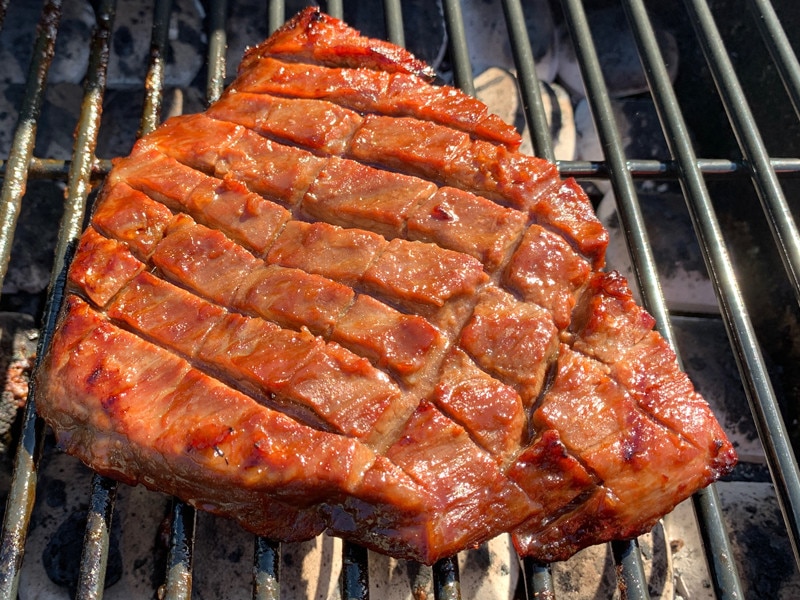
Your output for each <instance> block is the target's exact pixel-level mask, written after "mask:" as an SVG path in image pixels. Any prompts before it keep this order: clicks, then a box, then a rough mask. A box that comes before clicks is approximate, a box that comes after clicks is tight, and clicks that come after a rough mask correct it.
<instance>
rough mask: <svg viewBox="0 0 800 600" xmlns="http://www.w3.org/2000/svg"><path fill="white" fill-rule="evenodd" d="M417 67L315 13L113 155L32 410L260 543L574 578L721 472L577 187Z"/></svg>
mask: <svg viewBox="0 0 800 600" xmlns="http://www.w3.org/2000/svg"><path fill="white" fill-rule="evenodd" d="M430 76H431V73H430V70H429V69H428V68H427V67H426V66H425V65H424V64H422V63H420V62H419V61H418V60H416V59H415V58H414V57H412V56H411V55H410V54H408V53H407V52H406V51H404V50H402V49H400V48H397V47H394V46H392V45H390V44H388V43H386V42H381V41H377V40H371V39H368V38H364V37H361V36H360V35H359V34H358V33H357V32H355V31H354V30H352V29H350V28H348V27H347V26H346V25H344V24H343V23H341V22H339V21H336V20H334V19H332V18H330V17H327V16H325V15H323V14H321V13H319V12H318V11H317V10H316V9H308V10H306V11H304V12H302V13H300V14H299V15H298V16H297V17H295V18H294V19H293V20H291V21H290V22H289V23H287V25H285V26H284V27H283V28H282V29H280V30H279V31H278V32H276V33H275V35H273V36H272V37H271V38H270V39H268V40H267V41H265V42H264V43H262V44H261V45H259V46H258V47H255V48H252V49H250V50H248V51H247V53H246V56H245V57H244V60H243V62H242V65H241V67H240V71H239V76H238V78H237V79H236V80H235V81H234V82H233V83H232V85H231V86H230V87H229V88H228V89H227V90H226V91H225V93H224V94H223V96H222V97H221V98H220V99H219V100H218V101H217V102H216V103H214V104H213V105H212V106H211V107H209V109H208V110H207V111H206V112H205V113H203V114H197V115H188V116H180V117H174V118H172V119H170V120H168V121H167V122H166V123H164V124H163V125H162V126H161V127H159V128H158V129H157V130H155V131H154V132H152V133H151V134H149V135H147V136H145V137H143V138H142V139H140V140H139V141H138V142H137V143H136V145H135V147H134V149H133V151H132V153H131V155H130V156H128V157H125V158H121V159H117V160H115V161H114V167H113V169H112V171H111V173H110V174H109V176H108V177H107V179H106V181H105V182H104V186H103V189H102V191H101V193H100V195H99V197H98V201H97V203H96V206H95V208H94V212H93V215H92V220H91V225H90V226H89V228H88V229H87V230H86V232H85V233H84V235H83V236H82V238H81V241H80V244H79V247H78V249H77V251H76V256H75V258H74V260H73V262H72V266H71V269H70V272H69V277H68V290H67V291H68V293H67V296H66V299H65V302H64V306H63V309H62V313H61V316H60V320H59V325H58V328H57V330H56V333H55V335H54V338H53V342H52V344H51V347H50V348H49V351H48V353H47V355H46V357H45V359H44V361H43V363H42V366H41V368H40V369H39V371H38V373H37V385H38V388H37V389H38V391H39V393H38V395H37V401H38V402H37V406H38V409H39V411H40V413H41V415H42V416H43V417H44V418H45V419H46V421H47V422H48V423H49V424H50V425H51V426H52V428H53V430H54V431H55V433H56V435H57V438H58V442H59V444H60V445H61V446H62V447H63V448H64V449H65V450H66V451H67V452H69V453H71V454H74V455H75V456H77V457H79V458H80V459H81V460H83V461H85V462H86V463H87V464H88V465H90V466H91V467H92V468H94V469H95V470H96V471H98V472H99V473H102V474H105V475H108V476H111V477H115V478H117V479H120V480H122V481H124V482H127V483H131V484H136V483H142V484H144V485H146V486H148V487H151V488H155V489H158V490H161V491H164V492H167V493H169V494H173V495H175V496H177V497H179V498H181V499H183V500H184V501H186V502H189V503H190V504H192V505H194V506H196V507H198V508H200V509H202V510H207V511H211V512H213V513H217V514H220V515H224V516H227V517H230V518H233V519H235V520H236V521H237V522H238V523H240V524H241V526H242V527H244V528H246V529H248V530H250V531H253V532H255V533H257V534H260V535H264V536H267V537H270V538H276V539H282V540H303V539H308V538H310V537H313V536H315V535H317V534H319V533H321V532H323V531H326V530H327V531H329V532H330V533H332V534H335V535H340V536H342V537H345V538H347V539H350V540H354V541H356V542H359V543H362V544H364V545H366V546H368V547H370V548H373V549H376V550H378V551H381V552H385V553H388V554H391V555H394V556H398V557H405V558H410V559H416V560H419V561H422V562H425V563H432V562H434V561H436V560H437V559H439V558H441V557H444V556H447V555H450V554H453V553H455V552H457V551H459V550H461V549H463V548H466V547H469V546H472V545H476V544H480V543H481V542H483V541H486V540H487V539H490V538H492V537H494V536H496V535H499V534H502V533H510V534H511V535H512V536H513V539H514V542H515V545H516V547H517V549H518V550H519V551H520V553H522V554H525V555H530V556H533V557H536V558H538V559H541V560H546V561H550V560H558V559H565V558H567V557H569V556H570V555H571V554H573V553H575V552H576V551H578V550H580V549H581V548H583V547H585V546H587V545H590V544H595V543H599V542H603V541H607V540H610V539H615V538H625V537H631V536H635V535H637V534H640V533H642V532H644V531H646V530H647V529H649V528H650V527H651V526H652V525H653V524H654V523H655V521H656V520H657V519H658V518H660V517H661V516H662V515H664V514H665V513H667V512H668V511H670V510H671V509H672V508H673V507H674V506H675V505H676V504H677V503H678V502H680V501H682V500H683V499H685V498H686V497H688V496H689V495H691V494H692V493H693V492H695V491H696V490H698V489H700V488H701V487H703V486H705V485H708V484H709V483H710V482H712V481H714V480H715V479H717V478H718V477H720V476H722V475H724V474H726V473H728V472H729V471H730V470H731V469H732V468H733V466H734V464H735V462H736V456H735V454H734V451H733V448H732V446H731V444H730V442H729V441H728V440H727V438H726V436H725V434H724V433H723V431H722V430H721V428H720V426H719V424H718V423H717V421H716V420H715V418H714V416H713V415H712V414H711V412H710V410H709V408H708V406H707V404H706V402H705V401H704V400H703V399H702V398H701V397H700V396H699V395H698V394H697V392H695V390H694V388H693V387H692V384H691V383H690V381H689V380H688V378H687V377H686V375H685V374H684V373H682V372H681V371H680V369H679V367H678V364H677V361H676V358H675V355H674V353H673V352H672V351H671V350H670V348H669V347H668V346H667V344H666V342H665V341H664V339H663V338H662V337H661V336H660V335H659V334H658V333H656V332H655V331H654V330H653V325H654V322H653V319H652V318H651V317H650V316H649V315H648V314H647V313H646V312H645V311H644V310H643V309H641V308H640V307H638V306H637V305H636V304H635V302H634V301H633V299H632V298H631V294H630V291H629V290H628V288H627V285H626V283H625V281H624V279H622V278H621V277H620V276H619V275H617V274H616V273H606V272H604V271H603V270H602V269H603V264H604V253H605V248H606V243H607V233H606V231H605V230H604V229H603V227H602V226H601V224H600V223H599V221H598V220H597V218H596V216H595V215H594V213H593V211H592V207H591V205H590V203H589V201H588V199H587V197H586V196H585V194H584V193H583V191H582V190H581V188H580V187H579V186H578V185H577V184H576V183H575V182H574V181H573V180H566V181H562V180H561V179H560V178H559V177H558V173H557V171H556V168H555V166H553V165H551V164H549V163H547V162H545V161H543V160H541V159H538V158H533V157H530V156H525V155H523V154H520V153H519V152H518V151H517V147H518V146H519V143H520V138H519V135H518V134H517V132H516V131H514V130H513V128H511V127H510V126H508V125H507V124H505V123H503V122H502V121H501V120H500V119H498V118H497V117H495V116H494V115H492V114H491V113H489V112H488V111H487V109H486V107H485V106H484V105H483V104H481V103H480V102H478V101H476V100H475V99H473V98H470V97H468V96H466V95H464V94H463V93H461V92H460V91H458V90H455V89H452V88H447V87H437V86H434V85H432V84H431V83H430V82H429V79H430Z"/></svg>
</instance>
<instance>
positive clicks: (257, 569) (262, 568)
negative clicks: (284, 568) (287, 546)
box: [253, 537, 281, 600]
mask: <svg viewBox="0 0 800 600" xmlns="http://www.w3.org/2000/svg"><path fill="white" fill-rule="evenodd" d="M280 571H281V545H280V544H279V543H278V542H275V541H272V540H268V539H266V538H262V537H258V538H256V544H255V556H254V560H253V575H254V582H253V600H278V598H280V595H281V585H280Z"/></svg>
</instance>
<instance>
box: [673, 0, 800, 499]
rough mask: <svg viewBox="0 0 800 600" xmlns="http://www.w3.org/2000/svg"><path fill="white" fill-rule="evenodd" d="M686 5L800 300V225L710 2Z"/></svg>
mask: <svg viewBox="0 0 800 600" xmlns="http://www.w3.org/2000/svg"><path fill="white" fill-rule="evenodd" d="M685 4H686V7H687V10H688V11H689V13H690V17H691V19H690V20H691V22H692V25H693V26H694V29H695V32H696V33H697V37H698V40H699V42H700V46H701V47H702V49H703V53H704V54H705V56H706V62H707V63H708V65H709V68H710V69H711V74H712V76H713V78H714V82H715V83H716V85H717V89H718V90H719V93H720V97H721V99H722V102H723V104H724V105H725V111H726V112H727V113H728V118H729V120H730V122H731V125H732V126H733V130H734V133H735V134H736V139H737V141H738V142H739V146H740V148H741V150H742V153H743V155H744V157H745V159H746V160H747V161H748V162H749V163H750V165H751V168H752V170H753V183H754V184H755V187H756V191H757V192H758V197H759V199H760V200H761V204H762V207H763V209H764V214H765V215H766V216H767V222H768V223H769V225H770V229H771V231H772V235H773V236H774V237H775V240H776V244H777V247H778V251H779V254H780V257H781V260H782V261H783V264H784V268H785V269H786V271H787V273H788V274H789V278H790V281H791V283H792V286H793V287H794V290H795V295H796V297H797V299H798V302H800V233H799V232H798V229H797V225H796V224H795V222H794V218H793V217H792V213H791V211H790V209H789V205H788V204H787V202H786V198H785V196H784V194H783V190H782V189H781V186H780V184H779V183H778V180H777V177H776V176H775V173H774V172H773V171H772V169H770V164H769V156H768V154H767V150H766V148H765V146H764V142H763V140H762V139H761V134H760V132H759V130H758V126H757V125H756V122H755V119H754V117H753V114H752V113H751V111H750V108H749V106H748V104H747V98H746V97H745V95H744V91H743V90H742V87H741V85H740V84H739V81H738V78H737V77H736V72H735V70H734V68H733V64H732V63H731V60H730V57H729V56H728V53H727V50H726V48H725V44H724V42H723V40H722V37H721V36H720V33H719V31H718V29H717V26H716V23H715V22H714V17H713V16H712V14H711V10H710V9H709V7H708V4H707V3H705V2H704V1H703V0H686V1H685ZM799 493H800V492H799Z"/></svg>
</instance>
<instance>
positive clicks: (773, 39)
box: [748, 0, 800, 116]
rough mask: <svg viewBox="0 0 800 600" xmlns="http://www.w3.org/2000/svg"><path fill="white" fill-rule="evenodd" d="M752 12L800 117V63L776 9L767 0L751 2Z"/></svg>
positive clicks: (751, 0) (753, 0) (749, 4)
mask: <svg viewBox="0 0 800 600" xmlns="http://www.w3.org/2000/svg"><path fill="white" fill-rule="evenodd" d="M748 6H749V7H750V10H751V11H752V12H753V15H754V17H755V22H756V25H757V26H758V27H759V29H760V30H761V36H762V37H763V39H764V42H765V43H766V45H767V49H768V50H769V53H770V55H771V56H772V60H773V61H775V64H776V65H777V67H778V71H779V72H780V74H781V79H782V80H783V83H784V86H785V87H786V91H787V92H788V94H789V98H790V99H791V101H792V106H793V107H794V112H795V113H796V114H797V115H798V116H800V61H798V59H797V55H795V53H794V51H793V50H792V46H791V44H789V40H788V39H787V37H786V32H785V31H784V30H783V27H782V26H781V22H780V19H778V15H777V14H775V9H774V8H773V7H772V4H770V3H769V2H768V1H767V0H750V1H749V3H748Z"/></svg>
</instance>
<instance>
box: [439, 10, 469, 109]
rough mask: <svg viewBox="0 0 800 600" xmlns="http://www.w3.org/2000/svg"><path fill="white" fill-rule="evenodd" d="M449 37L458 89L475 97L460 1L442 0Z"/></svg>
mask: <svg viewBox="0 0 800 600" xmlns="http://www.w3.org/2000/svg"><path fill="white" fill-rule="evenodd" d="M442 6H443V8H444V18H445V22H446V24H447V35H448V37H449V40H450V59H451V60H452V62H453V77H454V79H455V84H456V86H457V87H459V88H461V89H462V90H463V91H464V92H465V93H467V94H469V95H470V96H474V95H475V82H474V81H473V78H472V65H471V64H470V60H469V48H468V46H467V34H466V30H465V29H464V16H463V15H462V13H461V2H460V0H442Z"/></svg>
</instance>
